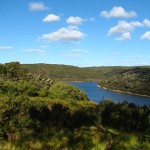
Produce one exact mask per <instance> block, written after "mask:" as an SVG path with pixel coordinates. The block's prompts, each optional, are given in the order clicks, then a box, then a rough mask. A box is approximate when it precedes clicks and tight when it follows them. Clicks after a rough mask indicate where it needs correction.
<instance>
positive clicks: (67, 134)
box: [0, 126, 150, 150]
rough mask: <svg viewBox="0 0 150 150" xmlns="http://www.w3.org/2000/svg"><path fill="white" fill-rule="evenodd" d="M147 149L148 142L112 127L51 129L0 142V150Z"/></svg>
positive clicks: (148, 146) (149, 146)
mask: <svg viewBox="0 0 150 150" xmlns="http://www.w3.org/2000/svg"><path fill="white" fill-rule="evenodd" d="M109 145H110V147H111V148H110V149H111V150H149V148H150V144H149V143H148V142H147V143H143V144H140V143H139V141H138V138H137V136H136V135H134V134H127V133H121V132H117V131H115V130H112V129H108V130H107V129H104V128H102V129H101V128H97V127H94V126H91V127H81V128H77V129H74V130H66V129H63V130H59V131H58V130H56V129H51V132H50V133H49V134H47V135H43V138H42V137H41V136H38V135H36V136H35V135H34V136H30V137H24V138H21V139H18V140H16V141H7V142H2V143H1V144H0V150H49V149H50V150H77V149H78V150H106V149H107V148H108V147H109Z"/></svg>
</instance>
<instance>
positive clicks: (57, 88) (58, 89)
mask: <svg viewBox="0 0 150 150" xmlns="http://www.w3.org/2000/svg"><path fill="white" fill-rule="evenodd" d="M49 92H50V97H51V98H53V99H57V98H58V99H73V100H88V98H87V95H86V93H85V92H83V91H81V90H79V89H78V88H76V87H74V86H72V85H69V84H64V83H61V82H59V83H56V84H53V85H52V86H51V88H50V90H49Z"/></svg>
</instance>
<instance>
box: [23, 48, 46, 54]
mask: <svg viewBox="0 0 150 150" xmlns="http://www.w3.org/2000/svg"><path fill="white" fill-rule="evenodd" d="M24 52H29V53H46V51H45V50H42V49H34V48H33V49H27V50H24Z"/></svg>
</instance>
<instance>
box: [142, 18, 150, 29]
mask: <svg viewBox="0 0 150 150" xmlns="http://www.w3.org/2000/svg"><path fill="white" fill-rule="evenodd" d="M143 24H144V25H145V26H147V27H149V28H150V20H148V19H145V20H144V21H143Z"/></svg>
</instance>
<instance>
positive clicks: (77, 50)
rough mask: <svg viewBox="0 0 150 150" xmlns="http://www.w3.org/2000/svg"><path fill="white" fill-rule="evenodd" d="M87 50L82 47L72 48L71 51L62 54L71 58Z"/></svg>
mask: <svg viewBox="0 0 150 150" xmlns="http://www.w3.org/2000/svg"><path fill="white" fill-rule="evenodd" d="M86 52H87V51H86V50H84V49H78V48H77V49H72V50H71V51H68V52H65V53H64V56H65V57H71V58H72V57H73V58H80V57H82V56H83V54H84V53H86Z"/></svg>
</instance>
